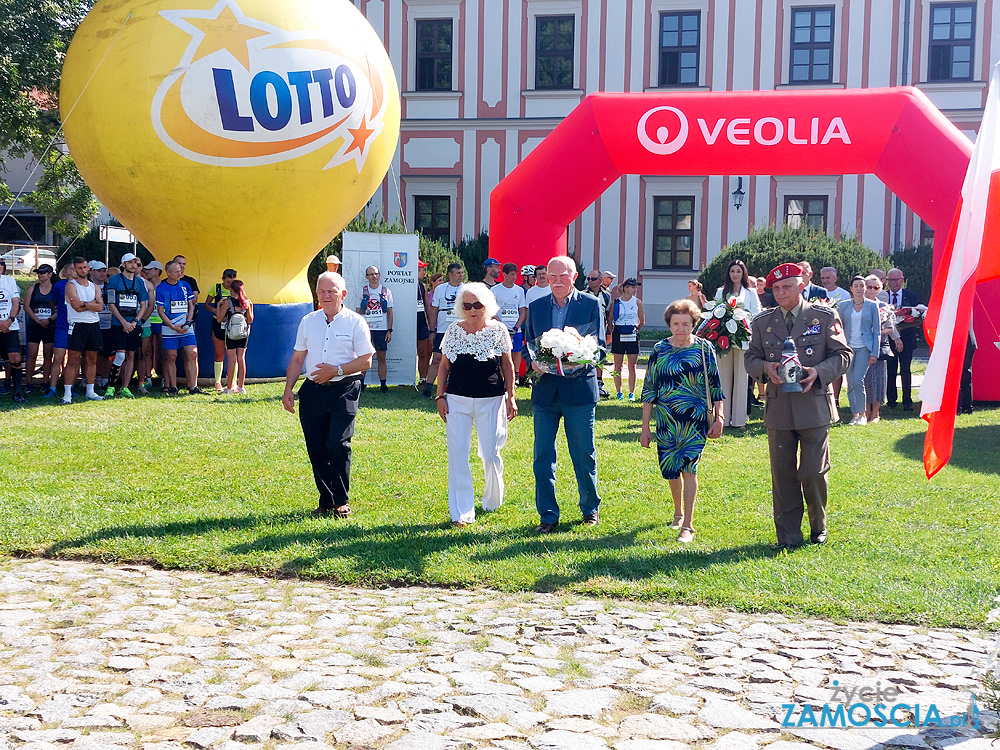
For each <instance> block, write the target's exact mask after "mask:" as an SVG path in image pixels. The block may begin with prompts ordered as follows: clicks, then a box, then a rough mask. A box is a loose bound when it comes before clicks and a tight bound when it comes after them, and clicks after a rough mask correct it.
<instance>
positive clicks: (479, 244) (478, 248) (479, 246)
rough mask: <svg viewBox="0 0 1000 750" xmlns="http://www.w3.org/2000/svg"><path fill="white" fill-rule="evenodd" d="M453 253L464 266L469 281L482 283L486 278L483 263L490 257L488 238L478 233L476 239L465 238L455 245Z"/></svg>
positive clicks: (485, 234)
mask: <svg viewBox="0 0 1000 750" xmlns="http://www.w3.org/2000/svg"><path fill="white" fill-rule="evenodd" d="M455 252H456V253H458V257H459V258H461V260H462V263H463V265H465V270H466V273H468V276H469V281H482V280H483V278H484V277H485V276H486V269H485V268H484V267H483V263H485V262H486V259H487V258H489V257H490V236H489V235H488V234H487V233H486V232H480V233H479V236H478V237H466V238H465V239H463V240H462V241H461V242H459V243H458V244H457V245H455ZM497 260H500V259H499V258H498V259H497ZM501 262H503V261H502V260H501Z"/></svg>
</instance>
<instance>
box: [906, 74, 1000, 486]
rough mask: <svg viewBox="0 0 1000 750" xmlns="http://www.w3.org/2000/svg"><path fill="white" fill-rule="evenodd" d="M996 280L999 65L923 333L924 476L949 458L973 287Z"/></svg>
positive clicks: (999, 250)
mask: <svg viewBox="0 0 1000 750" xmlns="http://www.w3.org/2000/svg"><path fill="white" fill-rule="evenodd" d="M995 278H1000V63H998V64H997V65H996V66H994V68H993V75H992V76H991V77H990V91H989V95H988V96H987V99H986V109H985V112H984V113H983V124H982V126H981V127H980V129H979V135H978V137H977V138H976V146H975V149H974V150H973V152H972V161H971V162H970V163H969V171H968V172H967V173H966V175H965V182H964V183H963V184H962V195H961V197H960V198H959V201H958V206H957V207H956V209H955V218H954V220H953V221H952V224H951V231H950V232H949V233H948V240H947V242H946V244H945V248H944V253H943V254H942V258H941V264H940V265H939V266H938V269H937V274H936V275H935V278H934V288H933V290H932V292H931V300H930V304H929V305H928V312H927V318H926V322H925V323H924V330H925V332H926V333H927V340H928V341H929V342H930V343H931V357H930V361H929V362H928V363H927V371H926V373H925V374H924V382H923V385H922V386H921V387H920V399H921V401H922V402H923V403H922V405H921V409H920V416H921V417H923V418H924V420H926V421H927V435H926V437H925V438H924V471H925V472H926V473H927V478H928V479H930V478H931V477H932V476H934V475H935V474H936V473H937V472H938V471H940V470H941V468H942V467H944V465H945V464H946V463H948V459H950V458H951V448H952V438H953V436H954V432H955V411H956V409H957V407H958V386H959V382H960V380H961V374H962V373H961V370H962V363H963V360H964V359H965V346H966V342H967V340H968V332H969V323H970V321H971V319H972V298H973V295H974V294H975V291H976V284H977V283H978V282H983V281H989V280H991V279H995Z"/></svg>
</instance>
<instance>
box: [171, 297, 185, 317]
mask: <svg viewBox="0 0 1000 750" xmlns="http://www.w3.org/2000/svg"><path fill="white" fill-rule="evenodd" d="M187 309H188V303H187V300H185V299H172V300H170V315H171V316H174V315H180V314H182V313H183V314H184V315H187Z"/></svg>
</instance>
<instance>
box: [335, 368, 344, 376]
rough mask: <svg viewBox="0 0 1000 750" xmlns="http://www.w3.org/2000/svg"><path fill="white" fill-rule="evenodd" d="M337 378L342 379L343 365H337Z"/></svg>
mask: <svg viewBox="0 0 1000 750" xmlns="http://www.w3.org/2000/svg"><path fill="white" fill-rule="evenodd" d="M337 377H339V378H342V377H344V366H343V365H337Z"/></svg>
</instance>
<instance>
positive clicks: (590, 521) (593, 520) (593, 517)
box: [583, 510, 601, 526]
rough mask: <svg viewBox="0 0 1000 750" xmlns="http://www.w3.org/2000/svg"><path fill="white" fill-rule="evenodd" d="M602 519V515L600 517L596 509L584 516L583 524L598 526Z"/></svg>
mask: <svg viewBox="0 0 1000 750" xmlns="http://www.w3.org/2000/svg"><path fill="white" fill-rule="evenodd" d="M600 521H601V517H600V515H599V513H598V511H596V510H595V511H594V512H593V513H588V514H587V515H585V516H584V517H583V525H584V526H597V524H598V523H600Z"/></svg>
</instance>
